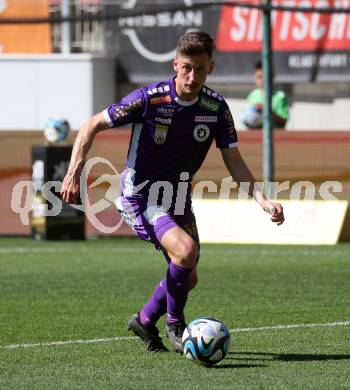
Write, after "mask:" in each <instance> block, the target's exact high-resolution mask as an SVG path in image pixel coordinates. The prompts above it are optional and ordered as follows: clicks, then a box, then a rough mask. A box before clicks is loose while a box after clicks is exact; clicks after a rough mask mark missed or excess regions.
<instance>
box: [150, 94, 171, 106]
mask: <svg viewBox="0 0 350 390" xmlns="http://www.w3.org/2000/svg"><path fill="white" fill-rule="evenodd" d="M170 102H171V97H170V95H165V96H158V97H153V98H151V99H150V103H151V104H163V103H170Z"/></svg>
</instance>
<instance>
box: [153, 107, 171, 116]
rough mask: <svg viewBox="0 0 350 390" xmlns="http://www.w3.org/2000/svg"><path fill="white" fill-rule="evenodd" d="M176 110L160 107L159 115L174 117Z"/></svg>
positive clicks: (158, 109)
mask: <svg viewBox="0 0 350 390" xmlns="http://www.w3.org/2000/svg"><path fill="white" fill-rule="evenodd" d="M174 111H175V108H166V107H158V108H157V113H158V114H163V115H164V116H173V115H174Z"/></svg>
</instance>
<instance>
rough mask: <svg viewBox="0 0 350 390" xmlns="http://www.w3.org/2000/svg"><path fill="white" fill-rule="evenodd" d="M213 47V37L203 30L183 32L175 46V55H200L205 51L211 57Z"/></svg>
mask: <svg viewBox="0 0 350 390" xmlns="http://www.w3.org/2000/svg"><path fill="white" fill-rule="evenodd" d="M214 49H215V42H214V40H213V38H212V37H211V36H210V35H209V34H208V33H206V32H204V31H188V32H186V33H185V34H183V35H182V36H181V37H180V39H179V41H178V43H177V47H176V55H178V54H180V55H181V54H182V55H188V56H194V55H200V54H203V53H207V54H208V57H209V58H211V57H212V55H213V50H214Z"/></svg>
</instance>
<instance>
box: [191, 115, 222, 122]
mask: <svg viewBox="0 0 350 390" xmlns="http://www.w3.org/2000/svg"><path fill="white" fill-rule="evenodd" d="M194 121H195V122H202V123H203V122H204V123H205V122H207V123H208V122H217V121H218V117H217V116H216V115H208V116H196V117H195V118H194Z"/></svg>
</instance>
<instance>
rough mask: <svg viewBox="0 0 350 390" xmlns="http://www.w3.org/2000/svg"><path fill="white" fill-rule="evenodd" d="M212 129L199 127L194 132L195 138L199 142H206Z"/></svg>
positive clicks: (204, 126) (203, 126) (201, 125)
mask: <svg viewBox="0 0 350 390" xmlns="http://www.w3.org/2000/svg"><path fill="white" fill-rule="evenodd" d="M209 135H210V129H209V127H208V126H207V125H203V124H200V125H197V126H196V127H195V128H194V130H193V137H194V139H195V140H196V141H197V142H204V141H206V140H207V139H208V138H209Z"/></svg>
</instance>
